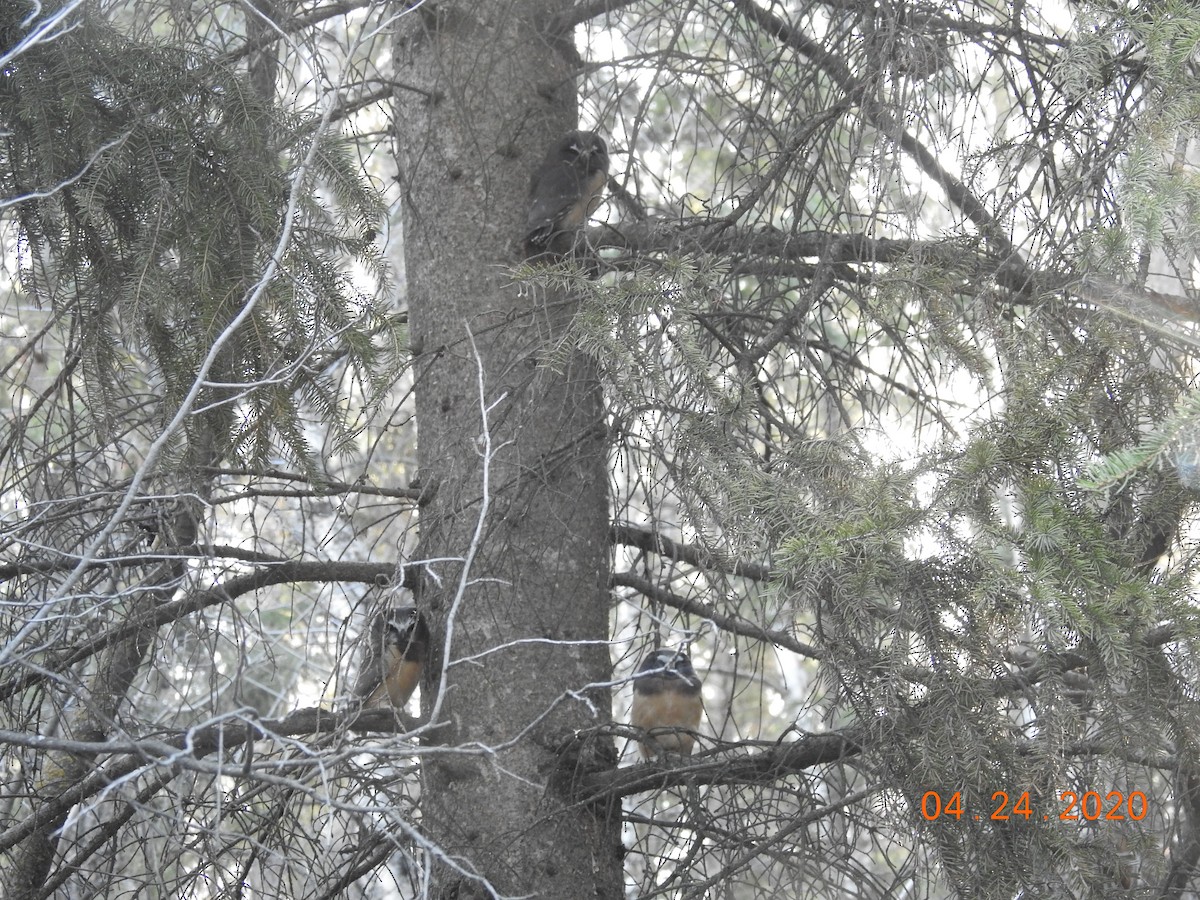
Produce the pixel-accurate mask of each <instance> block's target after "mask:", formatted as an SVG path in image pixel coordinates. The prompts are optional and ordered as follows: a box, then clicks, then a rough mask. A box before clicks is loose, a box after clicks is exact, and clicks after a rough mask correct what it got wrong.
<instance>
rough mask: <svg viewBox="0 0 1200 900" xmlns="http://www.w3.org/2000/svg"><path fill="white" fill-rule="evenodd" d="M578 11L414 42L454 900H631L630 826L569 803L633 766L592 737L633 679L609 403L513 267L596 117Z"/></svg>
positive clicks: (430, 541) (419, 280) (435, 772)
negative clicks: (577, 74) (540, 170)
mask: <svg viewBox="0 0 1200 900" xmlns="http://www.w3.org/2000/svg"><path fill="white" fill-rule="evenodd" d="M567 6H569V4H567V3H563V2H559V3H553V4H551V3H547V2H512V3H505V4H491V3H477V2H474V0H471V2H463V3H440V4H438V5H437V7H436V10H435V11H434V12H430V13H428V14H424V11H423V10H419V11H417V12H415V13H411V14H409V15H408V16H407V17H406V18H405V19H404V20H403V21H402V23H401V28H400V34H399V41H398V45H397V47H398V52H397V66H398V73H397V80H398V82H399V83H400V85H401V87H400V88H399V89H398V94H397V102H396V131H397V138H398V144H399V150H400V157H401V172H402V173H403V178H404V197H405V222H404V241H405V253H406V265H407V284H408V303H409V315H410V327H411V341H412V348H413V353H414V372H415V375H416V378H417V382H416V390H417V413H418V421H419V422H420V434H419V451H418V454H419V455H418V459H419V463H420V478H421V484H422V487H423V488H424V490H425V492H426V501H425V503H424V504H423V506H422V510H421V546H420V555H419V558H420V559H422V560H428V561H429V563H428V566H427V569H426V572H427V576H426V578H425V579H424V587H423V591H422V597H421V602H422V604H423V605H424V606H425V607H426V608H427V610H428V612H429V613H430V618H431V619H432V622H433V625H434V637H435V640H434V643H435V645H437V646H438V647H439V648H440V651H439V652H438V653H437V654H436V655H435V657H434V659H433V660H431V664H430V665H429V666H428V667H427V672H426V678H427V680H426V686H425V691H424V696H425V700H424V701H423V704H424V707H425V711H426V712H428V711H430V710H431V709H432V712H433V715H434V721H435V722H436V723H445V725H444V727H441V728H439V729H437V730H436V731H435V732H434V738H433V741H434V742H435V743H436V744H437V745H439V746H442V747H444V748H445V752H444V753H433V754H431V755H427V756H425V757H424V760H425V762H424V770H423V783H424V788H423V811H424V812H423V814H424V816H425V821H424V827H425V830H426V833H427V834H428V836H429V837H430V838H431V839H432V840H433V841H434V842H435V844H436V845H437V847H438V848H439V849H440V851H441V853H443V854H445V856H444V857H443V858H442V864H441V865H439V867H438V869H437V875H436V881H437V891H436V893H435V896H438V897H445V898H448V897H456V898H459V900H463V898H468V897H487V896H493V895H494V894H501V895H520V896H530V897H546V898H565V897H572V898H582V897H598V898H611V900H616V898H619V897H620V896H621V895H622V875H621V847H620V831H619V820H618V816H616V815H610V814H609V813H610V812H611V811H610V810H609V811H606V810H604V809H597V808H595V807H590V806H587V805H583V804H578V803H573V802H572V801H571V799H570V782H571V780H572V779H571V776H572V775H574V774H575V773H582V774H587V773H589V772H593V771H596V770H601V769H605V768H612V767H613V766H615V752H614V751H613V748H612V742H611V739H610V738H608V737H607V736H603V737H596V738H594V739H592V740H589V741H585V742H582V743H580V742H572V740H571V739H572V736H573V735H575V734H576V732H577V731H578V730H580V729H585V728H592V727H595V726H597V725H602V724H604V723H607V722H609V721H610V720H611V697H610V693H609V690H608V689H607V688H603V687H601V688H594V689H591V690H583V689H584V688H585V686H587V685H589V684H599V683H603V682H606V681H607V680H608V679H609V676H610V671H611V666H610V662H609V656H608V650H607V647H606V646H605V644H604V643H602V642H603V641H604V640H605V639H606V638H607V627H608V606H609V604H608V588H607V580H608V579H607V575H608V545H607V540H606V534H607V517H608V506H607V491H606V484H607V464H606V443H607V442H606V437H605V434H606V431H605V425H604V415H603V404H602V394H601V390H600V385H599V381H598V378H597V375H596V372H595V370H594V367H593V365H592V362H591V361H590V360H589V359H586V358H585V357H583V356H582V355H579V354H570V355H567V356H566V357H564V359H565V362H563V364H562V365H561V366H556V367H555V368H551V367H549V366H546V365H545V361H546V358H547V356H548V355H549V350H550V348H551V347H552V346H553V345H554V344H555V341H556V339H557V338H558V337H559V336H560V335H561V333H562V331H563V328H564V327H565V325H566V323H567V322H568V321H569V318H570V314H571V310H572V307H573V303H572V302H571V301H570V298H569V296H567V295H554V294H550V295H547V294H546V292H544V291H540V290H536V291H535V290H530V289H529V288H528V287H526V288H525V289H524V290H522V288H521V285H520V284H519V283H516V282H514V281H513V279H512V277H511V275H510V274H509V270H510V269H511V267H512V266H513V265H514V264H516V263H518V262H519V261H520V255H519V248H520V246H521V242H522V241H521V239H522V230H523V225H524V221H525V212H526V210H525V206H526V194H527V188H528V182H529V176H530V172H531V170H532V168H533V167H534V166H535V165H536V163H537V162H539V161H540V160H541V158H542V156H543V154H544V153H545V151H546V148H547V147H548V146H549V145H550V144H551V143H552V142H553V141H555V140H557V139H558V138H559V137H560V136H561V135H562V134H563V133H564V132H566V131H568V130H570V129H572V128H574V127H575V119H576V115H577V113H576V108H575V98H574V94H573V91H574V88H573V84H572V80H571V78H570V72H569V70H568V68H567V65H566V62H565V60H564V56H563V51H564V50H567V49H568V48H570V46H571V43H570V36H569V35H568V36H566V37H565V38H564V39H562V40H558V39H554V38H552V37H550V36H548V35H546V34H545V33H544V32H543V31H541V29H544V28H545V26H546V23H548V22H549V21H550V19H551V16H552V14H553V13H554V12H555V11H556V10H557V9H562V8H565V7H567ZM447 560H449V561H447ZM462 560H465V561H466V566H465V568H464V563H463V562H462ZM587 642H594V643H587ZM581 748H582V749H581ZM447 860H449V861H450V862H447Z"/></svg>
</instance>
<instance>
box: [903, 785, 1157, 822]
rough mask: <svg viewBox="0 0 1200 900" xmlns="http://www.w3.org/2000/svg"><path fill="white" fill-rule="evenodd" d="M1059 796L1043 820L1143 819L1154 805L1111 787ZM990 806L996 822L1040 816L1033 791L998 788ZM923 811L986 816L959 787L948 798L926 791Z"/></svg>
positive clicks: (933, 817)
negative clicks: (969, 806) (972, 808)
mask: <svg viewBox="0 0 1200 900" xmlns="http://www.w3.org/2000/svg"><path fill="white" fill-rule="evenodd" d="M1058 800H1059V805H1058V806H1057V808H1056V809H1054V810H1051V811H1049V812H1045V813H1044V814H1043V815H1042V817H1041V820H1042V821H1043V822H1048V821H1050V819H1051V818H1054V817H1056V818H1058V819H1059V820H1060V821H1063V822H1076V821H1079V820H1083V821H1086V822H1097V821H1100V822H1125V821H1130V822H1140V821H1142V819H1144V818H1146V813H1147V812H1148V811H1149V809H1150V804H1149V801H1147V800H1146V795H1145V794H1143V793H1142V792H1141V791H1130V792H1129V794H1125V793H1123V792H1121V791H1109V792H1108V793H1107V794H1104V795H1103V796H1102V795H1101V794H1100V792H1099V791H1085V792H1084V793H1082V794H1079V793H1076V792H1075V791H1063V792H1062V793H1060V794H1059V795H1058ZM990 808H991V815H989V816H987V818H988V819H990V820H991V821H993V822H1007V821H1008V820H1009V819H1024V820H1025V821H1027V822H1028V821H1036V820H1037V818H1038V816H1037V812H1036V811H1035V810H1034V809H1033V807H1032V805H1031V804H1030V800H1029V791H1024V792H1022V793H1021V794H1018V795H1016V796H1015V797H1014V796H1012V795H1010V794H1009V793H1008V791H996V792H995V793H994V794H992V803H991V806H990ZM921 815H922V816H924V818H925V820H926V821H928V822H936V821H937V820H938V819H940V818H942V817H943V816H949V817H951V818H954V819H956V820H960V821H961V820H962V818H963V816H966V817H967V818H968V819H972V818H973V819H974V820H975V821H976V822H979V821H981V820H982V819H983V818H984V816H983V815H982V814H977V815H974V816H972V815H971V814H970V813H969V812H968V811H967V810H966V809H965V808H964V807H963V801H962V791H955V792H954V793H952V794H951V795H950V796H949V797H947V798H946V799H945V801H943V800H942V795H941V794H939V793H938V792H937V791H926V792H925V793H924V794H922V795H921Z"/></svg>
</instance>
